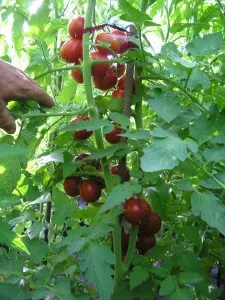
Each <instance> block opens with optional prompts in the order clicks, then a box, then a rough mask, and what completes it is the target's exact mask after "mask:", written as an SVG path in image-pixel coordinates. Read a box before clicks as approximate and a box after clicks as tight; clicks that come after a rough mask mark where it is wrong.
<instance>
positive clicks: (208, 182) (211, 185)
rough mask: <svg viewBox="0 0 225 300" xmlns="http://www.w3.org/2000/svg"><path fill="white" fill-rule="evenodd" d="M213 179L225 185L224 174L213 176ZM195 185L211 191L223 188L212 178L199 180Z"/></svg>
mask: <svg viewBox="0 0 225 300" xmlns="http://www.w3.org/2000/svg"><path fill="white" fill-rule="evenodd" d="M214 177H215V178H217V179H218V180H219V181H220V182H222V183H223V184H224V185H225V173H218V174H215V175H214ZM197 184H198V185H200V186H203V187H205V188H208V189H212V190H213V189H215V190H219V189H222V188H223V187H222V186H221V185H220V184H218V183H217V182H216V181H215V180H214V179H213V178H206V179H202V180H199V182H198V183H197Z"/></svg>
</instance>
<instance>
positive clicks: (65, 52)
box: [60, 39, 83, 64]
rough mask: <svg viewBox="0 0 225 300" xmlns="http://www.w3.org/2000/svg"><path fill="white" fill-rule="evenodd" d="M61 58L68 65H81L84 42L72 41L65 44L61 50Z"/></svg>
mask: <svg viewBox="0 0 225 300" xmlns="http://www.w3.org/2000/svg"><path fill="white" fill-rule="evenodd" d="M60 53H61V57H62V59H63V60H65V61H66V62H68V63H75V64H77V63H79V60H80V59H82V57H83V54H82V42H81V40H78V39H71V40H69V41H67V42H65V43H63V45H62V47H61V50H60Z"/></svg>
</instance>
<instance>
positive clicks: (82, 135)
mask: <svg viewBox="0 0 225 300" xmlns="http://www.w3.org/2000/svg"><path fill="white" fill-rule="evenodd" d="M89 120H90V119H89V117H81V116H79V117H76V118H74V119H72V121H71V122H72V123H77V122H78V121H89ZM92 133H93V131H87V130H85V129H83V130H78V131H75V132H74V134H73V137H74V138H75V139H76V140H79V141H81V140H86V139H88V138H89V137H90V136H91V135H92Z"/></svg>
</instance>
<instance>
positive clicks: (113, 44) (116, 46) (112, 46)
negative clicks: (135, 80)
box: [95, 32, 120, 55]
mask: <svg viewBox="0 0 225 300" xmlns="http://www.w3.org/2000/svg"><path fill="white" fill-rule="evenodd" d="M95 43H96V44H100V43H107V44H109V47H108V48H106V47H102V46H96V48H97V49H98V51H99V52H100V53H102V54H106V55H112V54H113V52H115V53H119V51H120V41H119V39H118V38H117V36H115V35H112V34H111V32H103V33H99V34H98V35H97V36H96V39H95Z"/></svg>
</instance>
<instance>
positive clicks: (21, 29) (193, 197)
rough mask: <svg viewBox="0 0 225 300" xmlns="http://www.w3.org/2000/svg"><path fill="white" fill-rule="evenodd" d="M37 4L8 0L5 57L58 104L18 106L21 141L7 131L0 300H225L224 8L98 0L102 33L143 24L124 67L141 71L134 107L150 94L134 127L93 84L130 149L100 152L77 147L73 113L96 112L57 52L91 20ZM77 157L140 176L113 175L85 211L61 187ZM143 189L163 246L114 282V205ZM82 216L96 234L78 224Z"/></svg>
mask: <svg viewBox="0 0 225 300" xmlns="http://www.w3.org/2000/svg"><path fill="white" fill-rule="evenodd" d="M35 2H36V1H25V0H18V1H13V0H12V1H0V5H1V14H0V25H1V26H0V27H1V28H2V30H1V31H0V34H1V35H0V39H1V47H0V50H1V58H2V59H3V60H6V61H8V62H13V63H14V64H17V65H18V66H20V67H21V68H23V69H24V71H25V72H26V73H27V74H28V75H29V76H31V77H32V78H35V79H36V80H37V81H38V82H39V84H40V85H41V86H42V87H43V88H44V89H45V90H46V91H48V92H49V93H50V94H51V95H52V96H53V97H54V99H55V101H56V106H55V107H54V108H53V109H51V110H47V109H43V108H39V107H38V106H37V105H36V104H34V103H32V102H29V101H28V102H26V103H23V104H22V103H16V102H10V104H9V109H10V110H11V112H12V114H13V116H14V118H16V120H17V124H18V126H17V128H18V129H17V132H16V134H15V135H13V136H8V135H6V134H5V133H4V132H0V159H1V160H0V192H1V193H0V195H1V196H0V210H1V219H0V243H1V247H0V274H1V277H0V281H1V282H0V298H1V299H14V298H15V297H16V299H18V300H20V299H44V298H45V297H46V296H47V295H48V296H49V297H52V298H53V299H54V298H55V299H100V298H99V297H101V299H104V300H105V299H110V297H111V299H132V297H135V296H138V297H139V298H140V299H154V297H155V296H156V294H157V293H159V294H160V295H161V296H165V299H169V300H176V299H185V300H186V299H187V300H189V299H223V297H224V295H223V290H222V288H219V287H216V286H215V285H214V286H211V276H210V270H211V267H212V266H213V265H214V264H215V263H217V262H220V264H221V266H222V267H221V272H222V274H221V277H222V278H225V273H224V270H225V268H224V264H225V254H224V246H225V242H224V235H225V221H224V220H225V205H224V201H225V192H224V190H225V167H224V161H225V149H224V143H225V114H224V109H225V87H224V83H225V81H224V76H225V52H224V50H225V48H224V26H225V7H224V5H223V3H221V2H220V1H204V0H199V1H183V0H181V1H179V0H171V1H162V0H156V1H153V0H150V1H142V2H141V3H142V5H144V4H146V9H147V10H146V13H144V12H143V11H141V8H142V9H143V8H144V7H141V6H140V1H132V3H130V2H129V1H124V0H121V1H97V5H96V11H95V22H96V24H103V23H107V22H108V23H111V24H117V25H119V26H121V27H125V26H126V25H127V24H128V23H129V22H131V23H134V24H135V25H136V27H137V29H138V32H139V38H140V37H141V40H140V39H139V41H138V43H139V45H140V49H137V50H133V51H130V52H128V53H126V54H124V55H123V56H122V57H121V58H120V61H122V62H130V63H134V64H135V66H136V67H138V68H141V69H142V80H143V81H142V83H143V85H142V87H141V89H140V90H138V94H137V96H135V97H134V99H133V104H134V105H133V107H132V108H133V109H134V107H135V105H137V103H138V101H140V99H141V98H143V104H142V111H143V115H142V117H143V118H142V121H143V128H138V129H137V128H136V126H135V115H133V116H134V118H132V119H131V121H129V120H128V119H126V118H125V117H123V116H122V115H119V114H116V115H115V113H116V111H118V108H117V107H116V108H115V107H112V98H111V97H110V95H107V96H104V94H101V93H99V91H97V90H96V89H93V93H94V95H95V96H99V95H102V97H97V98H96V103H97V106H98V108H99V110H100V111H101V112H106V110H107V109H109V108H110V110H111V111H113V112H114V115H113V114H112V112H111V117H112V119H113V117H114V118H115V119H118V118H119V120H120V123H121V124H122V126H123V127H124V128H125V127H126V124H127V123H129V122H130V124H131V126H130V131H129V132H128V133H126V134H125V135H126V136H128V138H129V139H128V143H127V144H118V145H115V146H109V145H108V144H107V143H105V150H102V151H98V150H97V147H96V145H95V141H94V138H91V139H90V140H89V141H86V142H84V143H77V142H75V141H74V140H73V139H71V131H73V130H75V129H76V128H78V127H76V126H77V125H72V126H68V124H69V123H70V120H71V118H72V117H73V116H75V115H77V114H79V112H81V111H82V112H85V111H86V112H87V111H88V107H87V103H86V95H85V90H84V87H83V86H82V85H80V86H77V84H76V83H75V82H74V81H73V80H72V79H71V77H70V74H69V72H68V70H65V68H66V64H65V63H64V62H63V61H62V60H61V59H60V57H59V51H60V45H61V42H62V41H65V40H67V39H68V33H67V27H68V22H69V21H68V20H70V19H71V18H72V17H73V16H74V15H77V14H81V15H84V14H85V12H86V9H87V1H63V0H52V1H48V0H46V1H42V2H40V6H39V7H38V9H37V10H36V11H33V12H31V11H30V9H29V8H30V7H31V5H32V4H34V3H35ZM128 2H129V3H130V4H129V3H128ZM10 29H11V30H10ZM157 50H158V51H157ZM24 66H26V68H24ZM68 67H70V66H68ZM109 123H110V122H108V121H107V120H102V121H99V120H96V121H95V120H94V121H90V122H88V123H87V125H86V126H87V127H86V129H93V130H96V129H98V128H102V130H104V131H105V132H106V131H110V124H109ZM78 126H79V125H78ZM83 150H85V151H86V152H87V151H89V152H91V153H92V157H93V158H102V157H107V158H108V160H109V161H110V162H115V161H117V160H118V159H119V158H121V157H123V156H124V155H128V165H129V167H130V169H131V175H132V177H133V180H132V182H130V183H126V184H125V185H122V184H121V185H119V184H118V181H119V180H118V178H114V181H115V182H114V181H113V182H114V184H115V187H114V189H113V190H112V191H111V192H110V194H109V195H107V194H106V193H103V196H102V199H101V202H100V203H98V204H96V205H95V206H90V207H88V208H87V209H80V208H79V206H78V204H77V201H74V199H73V198H70V197H68V196H66V195H65V194H64V192H63V178H65V177H67V176H69V175H71V174H73V173H75V174H76V172H77V168H78V167H79V165H76V164H74V163H72V158H73V157H74V156H75V155H76V154H78V153H79V152H80V151H83ZM139 158H140V161H139ZM88 172H89V174H90V175H95V173H94V172H96V171H95V170H94V168H92V167H90V169H89V170H88ZM140 191H142V192H143V195H144V196H145V198H146V199H148V200H149V201H150V203H151V205H152V207H153V209H154V210H155V211H156V212H157V213H158V214H159V215H160V216H161V217H162V219H163V222H164V225H163V229H162V231H161V232H160V234H159V235H158V237H157V246H156V247H155V248H153V249H151V250H150V251H149V252H148V253H147V255H146V256H144V257H143V256H140V255H138V254H136V255H135V256H134V259H133V261H132V268H131V270H130V271H129V272H128V276H127V277H126V279H125V280H123V281H121V282H120V283H119V285H117V286H116V287H115V286H114V282H113V277H112V275H113V268H112V266H113V265H114V263H115V258H114V254H113V252H112V251H111V238H110V232H111V231H112V228H113V224H114V221H115V218H116V217H117V216H118V215H119V214H120V213H121V209H120V208H119V207H118V206H117V205H119V204H121V203H122V202H123V201H124V199H126V198H128V197H130V196H131V195H132V194H133V193H140ZM50 201H51V203H52V218H51V223H48V222H46V219H45V211H46V207H47V205H48V204H47V203H50ZM103 203H104V205H103ZM113 208H114V209H113ZM108 209H110V213H108V214H102V212H104V211H107V210H108ZM81 220H84V221H85V222H86V224H89V225H90V226H89V227H80V226H79V222H80V221H81ZM46 228H48V229H49V242H48V243H46V242H45V241H44V237H45V230H46ZM68 228H70V230H67V229H68ZM66 230H67V236H66V237H65V234H64V233H65V231H66ZM7 247H9V251H6V248H7ZM219 297H222V298H219Z"/></svg>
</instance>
